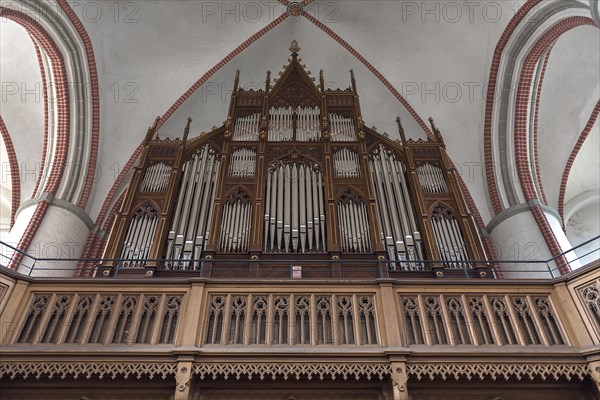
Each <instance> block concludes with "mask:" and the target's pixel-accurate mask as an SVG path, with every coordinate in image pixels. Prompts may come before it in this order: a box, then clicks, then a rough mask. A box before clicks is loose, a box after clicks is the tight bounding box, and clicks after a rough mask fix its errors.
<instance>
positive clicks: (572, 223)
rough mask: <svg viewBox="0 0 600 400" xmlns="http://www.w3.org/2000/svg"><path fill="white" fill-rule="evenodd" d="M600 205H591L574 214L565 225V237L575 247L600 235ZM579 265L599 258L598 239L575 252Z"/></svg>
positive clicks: (599, 240) (599, 243)
mask: <svg viewBox="0 0 600 400" xmlns="http://www.w3.org/2000/svg"><path fill="white" fill-rule="evenodd" d="M599 216H600V203H597V202H596V203H595V204H591V205H589V206H587V207H585V208H583V209H581V210H579V211H578V212H576V213H575V214H574V215H573V216H572V217H571V218H570V219H569V221H568V223H567V226H566V228H567V237H568V238H569V240H570V242H571V243H572V244H573V245H574V246H577V245H579V244H581V243H584V242H586V241H588V240H590V239H592V238H594V237H596V236H598V235H600V217H599ZM575 254H577V256H578V257H581V259H580V263H581V265H586V264H588V263H590V262H592V261H594V260H597V259H598V258H600V239H596V240H594V241H592V242H591V243H589V244H586V245H584V246H582V247H580V248H578V249H577V250H575Z"/></svg>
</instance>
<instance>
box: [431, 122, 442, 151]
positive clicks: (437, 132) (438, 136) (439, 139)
mask: <svg viewBox="0 0 600 400" xmlns="http://www.w3.org/2000/svg"><path fill="white" fill-rule="evenodd" d="M429 123H430V124H431V130H432V131H433V135H434V136H435V139H436V140H437V142H438V143H439V144H441V145H442V147H443V148H444V149H445V148H446V143H444V138H443V137H442V134H441V133H440V130H439V129H438V128H437V126H435V122H433V118H431V117H429Z"/></svg>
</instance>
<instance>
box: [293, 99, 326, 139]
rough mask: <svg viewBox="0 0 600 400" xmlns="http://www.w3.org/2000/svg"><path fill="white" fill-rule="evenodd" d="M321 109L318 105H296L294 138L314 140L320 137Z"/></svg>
mask: <svg viewBox="0 0 600 400" xmlns="http://www.w3.org/2000/svg"><path fill="white" fill-rule="evenodd" d="M320 119H321V111H320V110H319V107H298V120H297V121H298V122H297V124H296V126H297V127H296V140H298V141H303V142H307V141H315V140H320V139H321V126H320V123H319V120H320Z"/></svg>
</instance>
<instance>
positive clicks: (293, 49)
mask: <svg viewBox="0 0 600 400" xmlns="http://www.w3.org/2000/svg"><path fill="white" fill-rule="evenodd" d="M290 51H291V52H292V56H294V55H296V56H297V55H298V52H299V51H300V46H298V41H297V40H292V45H291V46H290Z"/></svg>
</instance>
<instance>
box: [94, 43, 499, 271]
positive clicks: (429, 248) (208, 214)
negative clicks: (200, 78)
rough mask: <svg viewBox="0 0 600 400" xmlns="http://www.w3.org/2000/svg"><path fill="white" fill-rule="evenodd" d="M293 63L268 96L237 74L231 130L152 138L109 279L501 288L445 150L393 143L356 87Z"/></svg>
mask: <svg viewBox="0 0 600 400" xmlns="http://www.w3.org/2000/svg"><path fill="white" fill-rule="evenodd" d="M290 50H291V51H292V56H291V58H290V59H288V62H289V63H288V64H287V65H286V66H285V67H284V70H283V72H281V73H280V78H279V79H278V80H275V81H274V85H272V84H271V78H270V72H268V73H267V79H266V83H265V88H264V90H243V89H242V88H241V87H240V85H239V71H238V73H237V74H236V77H235V82H234V90H233V94H232V96H231V102H230V106H229V114H228V116H227V119H226V121H225V122H224V123H223V125H222V126H221V127H217V128H214V129H213V130H212V131H211V132H209V133H204V134H201V135H200V136H199V137H195V138H191V139H188V134H189V131H190V122H191V120H188V123H187V126H186V127H185V131H184V135H183V138H182V139H174V140H170V139H159V138H158V135H157V132H156V124H155V125H154V127H152V128H150V129H149V130H148V133H147V135H146V139H145V142H144V143H145V144H144V149H143V152H142V154H141V158H140V163H139V166H138V167H136V169H135V173H134V176H133V179H132V181H131V183H130V186H129V189H128V192H127V194H126V197H125V200H124V202H123V204H122V207H121V210H120V212H119V213H118V215H117V217H116V220H115V223H114V226H113V229H112V231H111V233H110V236H109V239H108V244H107V248H106V251H105V255H104V259H105V260H106V261H104V262H103V263H102V264H101V265H100V268H99V271H100V274H98V275H102V276H114V275H117V274H119V275H123V274H128V275H133V276H135V275H139V276H146V277H151V276H157V275H160V276H172V275H181V274H183V275H189V274H192V275H194V276H203V277H213V278H219V277H220V278H225V277H234V278H237V277H239V278H242V277H247V278H381V277H394V276H406V277H424V276H435V277H446V276H473V277H493V272H492V270H491V267H490V265H489V264H488V263H487V262H485V260H486V256H485V253H484V251H483V247H482V244H481V241H480V238H479V234H478V230H477V228H476V226H475V224H474V222H473V219H472V217H471V214H470V212H469V210H468V208H467V206H466V203H465V201H464V198H463V195H462V192H461V189H460V187H459V185H458V183H457V177H456V172H455V170H454V169H453V167H452V163H451V161H450V159H449V158H448V156H447V154H446V151H445V145H444V143H443V139H442V137H441V135H440V132H439V131H438V130H437V128H436V127H435V125H434V124H433V120H431V119H430V120H431V123H432V128H433V131H434V134H435V137H436V140H421V139H420V140H416V141H415V140H412V139H409V140H407V139H406V137H405V134H404V131H403V128H402V125H401V123H400V119H399V118H398V119H397V122H398V127H399V131H400V132H399V133H400V137H401V139H400V140H396V141H393V140H390V139H389V138H388V137H387V135H382V134H380V133H378V132H376V131H375V130H374V129H370V128H368V127H367V126H366V125H365V123H364V122H363V119H362V115H361V110H360V103H359V97H358V92H357V89H356V82H355V78H354V75H353V73H352V71H351V78H352V86H351V87H349V88H347V89H326V88H325V84H324V79H323V72H322V71H321V73H320V79H319V85H318V86H317V85H315V83H314V80H315V79H314V78H311V77H310V72H307V71H306V69H305V66H304V65H302V64H301V59H300V58H299V57H298V53H297V52H298V51H299V48H298V47H297V44H296V43H293V44H292V47H291V48H290Z"/></svg>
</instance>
